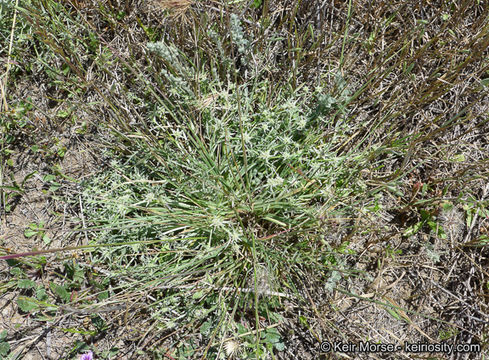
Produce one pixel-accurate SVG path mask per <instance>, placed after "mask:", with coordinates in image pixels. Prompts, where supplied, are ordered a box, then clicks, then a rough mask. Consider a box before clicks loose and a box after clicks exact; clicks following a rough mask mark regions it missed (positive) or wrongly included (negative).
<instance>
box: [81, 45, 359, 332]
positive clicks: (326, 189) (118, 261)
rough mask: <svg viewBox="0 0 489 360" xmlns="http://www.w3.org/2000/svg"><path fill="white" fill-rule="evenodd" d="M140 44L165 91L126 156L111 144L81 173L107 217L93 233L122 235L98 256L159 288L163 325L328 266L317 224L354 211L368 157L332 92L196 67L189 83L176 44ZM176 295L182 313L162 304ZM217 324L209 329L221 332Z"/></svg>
mask: <svg viewBox="0 0 489 360" xmlns="http://www.w3.org/2000/svg"><path fill="white" fill-rule="evenodd" d="M150 49H151V50H153V51H154V52H155V53H156V54H159V56H160V57H161V58H162V59H161V62H160V63H158V64H156V65H155V66H156V67H159V68H160V71H159V72H156V73H155V76H156V77H158V80H161V81H159V83H160V84H163V86H167V87H168V89H166V90H168V91H167V94H168V97H167V98H166V99H165V100H163V101H159V103H158V101H156V100H155V102H157V103H158V104H159V105H158V106H157V107H158V109H157V114H156V115H155V112H151V113H149V112H148V114H147V122H146V124H148V125H149V126H147V127H145V128H144V129H139V130H138V132H137V133H135V134H134V135H135V136H133V137H129V139H130V141H129V142H127V139H128V138H126V139H125V141H126V144H125V146H128V147H129V149H130V153H131V155H130V156H126V157H123V158H121V157H120V156H119V157H118V159H119V160H115V158H116V157H115V156H114V157H113V158H114V160H112V162H111V169H110V170H109V171H106V172H103V173H101V174H99V175H98V176H97V177H95V178H93V179H91V180H90V182H89V183H86V184H85V188H86V190H85V192H84V203H85V204H86V207H87V215H88V216H89V218H90V219H92V221H93V222H94V223H95V224H96V226H97V227H103V228H106V230H103V231H101V232H100V233H99V236H98V238H97V241H98V242H106V243H121V245H124V244H127V243H128V242H130V243H131V244H130V245H129V244H128V245H125V246H121V247H110V248H101V249H99V250H98V256H99V258H100V259H101V261H104V262H110V263H112V264H113V266H114V269H118V271H119V274H122V273H124V274H130V276H131V278H132V279H134V280H135V281H142V282H145V283H146V284H150V285H145V286H147V287H148V289H149V290H151V289H156V288H158V289H161V288H163V289H166V292H161V290H158V291H156V290H155V291H156V293H155V294H153V295H152V296H157V297H158V302H156V303H155V304H154V306H155V307H156V308H157V309H156V310H155V311H154V313H153V314H154V315H153V316H154V317H157V318H158V319H159V320H162V322H163V323H164V325H163V328H164V329H172V328H174V327H176V326H177V325H178V323H179V322H181V321H184V320H185V321H187V322H192V321H200V320H199V319H203V318H207V319H209V318H210V319H214V320H212V321H213V323H211V325H212V327H215V326H216V325H217V324H218V323H219V321H218V320H219V318H221V317H222V316H223V315H222V314H223V313H228V312H229V313H234V312H236V309H237V308H240V307H246V306H247V305H246V304H247V301H246V300H244V299H248V300H249V301H251V302H252V303H255V315H256V318H258V315H260V316H265V315H266V314H267V311H268V310H267V307H266V306H265V307H259V306H258V302H259V298H260V299H263V297H267V298H270V297H273V296H277V295H274V294H279V296H285V295H286V293H290V292H291V291H292V292H294V291H296V289H297V288H298V287H300V286H301V285H300V282H299V279H300V277H301V272H302V271H306V272H307V271H308V269H309V270H311V269H314V271H316V272H317V271H318V270H317V269H318V267H319V269H322V271H324V275H325V277H326V278H327V276H328V275H327V274H328V273H329V268H328V265H331V263H332V262H333V263H334V264H336V265H337V264H338V262H336V260H335V256H340V255H338V254H332V255H331V248H330V247H329V246H328V244H327V243H326V242H325V241H324V230H323V229H322V225H323V222H324V219H327V218H329V217H335V218H338V217H343V218H348V217H351V214H352V209H353V208H354V203H355V202H358V201H360V198H357V197H356V196H357V194H361V191H360V190H361V188H362V184H361V181H360V180H359V179H360V177H359V176H358V174H359V172H360V170H361V169H362V167H363V166H365V164H364V162H365V161H366V159H367V156H366V155H365V154H364V153H362V152H361V151H359V150H355V151H356V152H354V151H344V150H342V144H344V142H345V140H346V139H347V138H348V136H349V132H350V129H349V126H348V123H347V121H346V120H344V119H343V118H342V117H337V118H335V120H334V122H333V120H331V119H330V118H328V117H327V116H326V115H327V111H328V110H331V101H329V100H328V99H330V96H329V95H328V94H324V89H323V88H322V87H320V86H318V87H317V88H315V89H309V88H307V87H305V86H303V87H298V88H297V89H295V90H292V89H291V88H288V87H284V88H282V89H279V90H276V91H275V93H273V94H271V91H272V89H273V86H272V84H270V83H269V82H267V81H265V80H263V81H257V82H256V83H252V84H249V83H245V84H236V83H235V82H234V81H231V80H230V79H227V80H225V81H222V80H219V79H215V78H212V77H211V76H210V75H208V74H204V75H203V74H200V81H199V83H198V86H199V94H198V95H197V94H196V92H195V91H194V90H192V89H195V86H194V84H192V83H191V82H190V80H188V79H190V78H193V75H195V74H192V72H193V71H195V70H194V69H193V68H192V65H191V64H189V63H188V62H187V60H186V59H184V58H182V56H181V55H180V54H179V52H178V50H177V49H175V48H174V47H171V48H170V47H166V46H165V45H164V44H163V43H159V44H157V45H151V46H150ZM170 60H171V61H170ZM170 74H171V75H170ZM327 101H329V102H327ZM323 102H324V103H323ZM326 102H327V103H326ZM333 128H334V129H337V130H338V131H335V135H334V137H327V136H325V133H326V132H328V129H330V130H331V129H333ZM109 156H110V154H109ZM121 159H122V160H121ZM358 196H360V195H358ZM148 242H153V243H152V244H148ZM150 248H151V249H152V250H151V251H150ZM143 250H146V251H143ZM155 254H156V256H155ZM328 254H330V255H328ZM107 260H109V261H107ZM341 263H343V262H341ZM190 275H192V276H190ZM339 280H340V279H339V278H338V279H337V278H335V279H334V282H336V281H339ZM333 285H334V284H333ZM127 287H128V288H133V285H129V284H128V285H127ZM204 289H205V290H204ZM224 290H225V291H226V292H225V293H222V291H224ZM220 291H221V293H220ZM186 292H187V293H188V292H190V293H192V294H193V295H192V299H193V303H194V310H193V311H192V313H191V314H190V313H188V309H189V301H190V300H189V298H188V297H185V296H184V295H183V294H184V293H186ZM196 294H197V295H196ZM218 294H222V295H218ZM224 294H225V296H224ZM237 298H238V299H241V300H239V301H237V300H236V299H237ZM209 299H214V300H209ZM184 303H185V304H184ZM272 303H274V302H273V301H272V302H271V303H270V304H272ZM218 304H219V305H218ZM270 306H272V305H270ZM273 306H275V305H273ZM184 307H185V308H186V309H187V310H185V311H186V315H185V316H183V315H182V317H177V318H175V317H171V320H170V318H168V317H167V316H166V315H165V314H166V313H167V312H168V311H169V309H173V311H178V312H179V313H182V311H183V310H182V309H183V308H184ZM190 308H191V306H190ZM259 312H260V314H259ZM261 312H263V313H261ZM182 314H183V313H182ZM209 314H214V315H212V316H214V317H212V316H211V315H209ZM231 319H232V318H231ZM232 321H233V320H227V322H232ZM254 321H255V320H253V319H252V322H254ZM208 322H209V320H208V321H207V322H206V323H208ZM227 322H225V323H227ZM221 325H222V324H221ZM209 326H210V325H209ZM225 328H226V327H223V328H222V330H220V329H221V327H218V328H216V329H215V331H216V332H220V334H221V335H222V336H224V335H225V333H226V330H225ZM208 335H209V336H210V334H208ZM214 335H215V334H214Z"/></svg>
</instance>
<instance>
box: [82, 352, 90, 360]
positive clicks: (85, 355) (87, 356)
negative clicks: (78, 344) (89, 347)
mask: <svg viewBox="0 0 489 360" xmlns="http://www.w3.org/2000/svg"><path fill="white" fill-rule="evenodd" d="M80 360H93V352H91V351H89V352H87V353H86V354H83V355H82V356H81V358H80Z"/></svg>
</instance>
